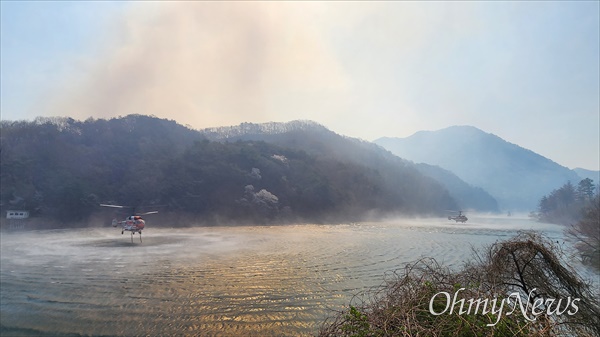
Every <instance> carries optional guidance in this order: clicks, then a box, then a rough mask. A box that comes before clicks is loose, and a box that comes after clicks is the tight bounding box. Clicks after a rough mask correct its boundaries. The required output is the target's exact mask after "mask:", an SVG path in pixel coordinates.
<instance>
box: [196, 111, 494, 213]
mask: <svg viewBox="0 0 600 337" xmlns="http://www.w3.org/2000/svg"><path fill="white" fill-rule="evenodd" d="M201 133H202V134H203V135H204V136H205V137H207V138H208V139H210V140H213V141H221V142H235V141H240V140H242V141H248V140H253V141H265V142H268V143H272V144H277V145H279V146H283V147H288V148H294V149H299V150H302V151H306V152H307V153H309V154H311V155H315V156H317V157H320V158H334V159H336V160H339V161H342V162H346V163H352V164H355V165H361V166H365V167H369V168H372V169H375V170H377V171H378V172H380V173H381V174H383V175H384V176H386V177H389V178H388V179H391V177H393V176H394V174H395V173H394V172H395V171H398V173H401V174H406V173H402V172H410V175H413V176H415V177H416V178H415V179H417V178H418V179H419V180H423V178H422V177H421V176H420V175H418V174H416V173H415V172H414V171H418V172H419V173H421V174H422V175H425V176H427V177H429V178H433V180H435V181H436V182H437V183H439V184H440V185H442V186H443V187H444V188H445V189H446V190H447V191H448V192H449V193H450V195H451V196H452V197H453V198H454V200H456V202H457V205H456V207H457V208H461V209H471V210H478V211H487V212H495V211H498V204H497V202H496V200H495V199H494V198H493V197H492V196H490V195H489V194H488V193H487V192H485V191H484V190H482V189H481V188H477V187H473V186H470V185H469V184H467V183H465V182H464V181H462V180H461V179H460V178H458V177H457V176H456V175H454V174H453V173H452V172H449V171H447V170H444V169H441V168H439V167H436V166H430V165H415V164H414V163H412V162H409V161H406V160H403V159H401V158H398V157H397V156H395V155H393V154H392V153H390V152H389V151H387V150H385V149H383V148H381V147H380V146H378V145H376V144H373V143H371V142H366V141H363V140H359V139H356V138H350V137H345V136H342V135H338V134H336V133H335V132H332V131H330V130H328V129H327V128H325V127H324V126H322V125H320V124H318V123H316V122H313V121H292V122H288V123H264V124H253V123H242V124H240V125H238V126H228V127H218V128H209V129H204V130H201ZM388 183H390V184H395V183H396V182H394V181H390V182H388Z"/></svg>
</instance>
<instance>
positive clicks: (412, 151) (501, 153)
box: [375, 126, 580, 211]
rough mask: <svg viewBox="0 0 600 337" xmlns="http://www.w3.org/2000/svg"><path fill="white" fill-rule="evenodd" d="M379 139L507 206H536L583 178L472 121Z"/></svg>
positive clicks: (393, 151)
mask: <svg viewBox="0 0 600 337" xmlns="http://www.w3.org/2000/svg"><path fill="white" fill-rule="evenodd" d="M375 143H376V144H379V145H381V146H383V147H384V148H386V149H388V150H390V151H391V152H392V153H394V154H396V155H398V156H400V157H403V158H406V159H409V160H412V161H414V162H417V163H427V164H430V165H437V166H440V167H442V168H444V169H447V170H449V171H452V172H453V173H454V174H456V175H457V176H458V177H460V178H461V179H462V180H464V181H465V182H467V183H469V184H471V185H474V186H479V187H481V188H483V189H485V190H486V191H487V192H489V193H490V194H491V195H492V196H493V197H494V198H495V199H496V200H497V201H498V203H499V206H500V208H501V209H503V210H521V211H528V210H534V209H536V207H537V204H538V202H539V200H540V198H541V197H542V196H544V195H546V194H548V193H549V192H551V191H552V190H553V189H555V188H557V187H560V186H562V185H563V184H564V183H566V182H567V181H571V182H573V183H574V184H576V183H577V182H579V180H580V178H579V176H578V175H577V174H576V173H575V172H574V171H572V170H569V169H568V168H566V167H564V166H561V165H559V164H557V163H555V162H553V161H551V160H550V159H547V158H545V157H543V156H541V155H539V154H536V153H534V152H532V151H530V150H527V149H524V148H522V147H520V146H518V145H515V144H512V143H509V142H507V141H505V140H503V139H502V138H500V137H498V136H496V135H493V134H490V133H486V132H484V131H482V130H479V129H477V128H475V127H472V126H452V127H449V128H446V129H442V130H439V131H420V132H417V133H415V134H414V135H412V136H410V137H407V138H388V137H384V138H380V139H377V140H376V141H375Z"/></svg>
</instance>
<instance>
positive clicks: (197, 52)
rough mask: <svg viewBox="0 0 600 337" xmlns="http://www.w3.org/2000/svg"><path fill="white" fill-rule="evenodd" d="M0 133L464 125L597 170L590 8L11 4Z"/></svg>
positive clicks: (595, 33)
mask: <svg viewBox="0 0 600 337" xmlns="http://www.w3.org/2000/svg"><path fill="white" fill-rule="evenodd" d="M0 6H1V8H0V9H1V22H0V23H1V49H0V50H1V97H0V99H1V113H2V119H8V120H16V119H32V118H34V117H35V116H71V117H74V118H77V119H86V118H88V117H90V116H93V117H95V118H109V117H114V116H124V115H127V114H131V113H139V114H148V115H155V116H158V117H162V118H169V119H174V120H176V121H178V122H180V123H182V124H189V125H191V126H192V127H195V128H205V127H211V126H221V125H233V124H239V123H241V122H267V121H282V122H284V121H290V120H295V119H310V120H314V121H317V122H319V123H321V124H323V125H325V126H327V127H328V128H330V129H331V130H333V131H335V132H337V133H341V134H344V135H348V136H352V137H359V138H362V139H366V140H374V139H376V138H379V137H382V136H389V137H406V136H410V135H411V134H413V133H415V132H417V131H419V130H437V129H441V128H445V127H448V126H451V125H473V126H476V127H478V128H480V129H482V130H484V131H486V132H490V133H494V134H496V135H498V136H500V137H502V138H504V139H505V140H507V141H509V142H512V143H515V144H518V145H520V146H523V147H525V148H528V149H530V150H532V151H535V152H537V153H539V154H541V155H543V156H546V157H548V158H550V159H552V160H554V161H556V162H558V163H559V164H561V165H565V166H567V167H571V168H574V167H583V168H588V169H594V170H598V169H599V168H600V158H599V156H600V145H599V144H600V135H599V133H600V120H599V119H600V102H599V101H600V95H599V91H600V69H599V63H600V52H599V49H600V47H599V45H600V42H599V41H600V36H599V31H600V24H599V21H600V20H599V15H600V14H599V13H600V9H599V2H597V1H588V2H573V1H565V2H558V1H554V2H541V1H535V2H512V1H511V2H499V1H493V2H490V1H488V2H483V1H481V2H475V1H469V2H400V1H399V2H347V3H344V2H189V1H187V2H131V3H124V2H105V1H96V2H92V1H85V2H75V1H73V2H70V1H63V2H51V1H34V2H7V1H2V2H1V3H0Z"/></svg>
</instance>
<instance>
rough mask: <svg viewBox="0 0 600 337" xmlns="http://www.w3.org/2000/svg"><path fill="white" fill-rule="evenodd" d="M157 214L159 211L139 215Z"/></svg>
mask: <svg viewBox="0 0 600 337" xmlns="http://www.w3.org/2000/svg"><path fill="white" fill-rule="evenodd" d="M156 213H158V211H152V212H146V213H140V214H139V215H148V214H156Z"/></svg>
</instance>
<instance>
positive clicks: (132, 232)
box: [131, 231, 142, 243]
mask: <svg viewBox="0 0 600 337" xmlns="http://www.w3.org/2000/svg"><path fill="white" fill-rule="evenodd" d="M138 233H140V242H142V232H141V231H140V232H138ZM133 234H135V232H134V231H131V243H133Z"/></svg>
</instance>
